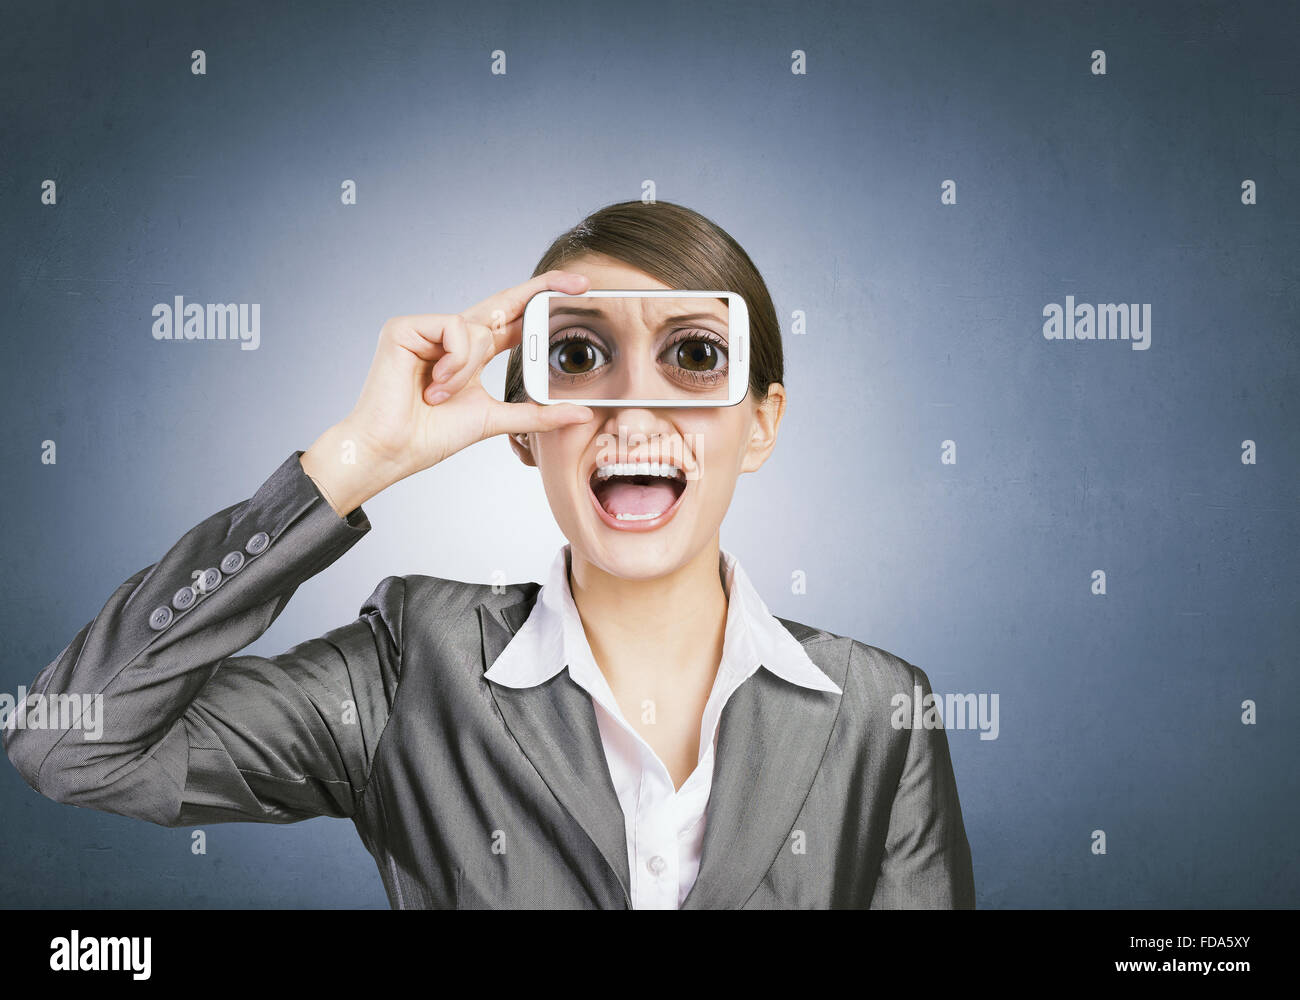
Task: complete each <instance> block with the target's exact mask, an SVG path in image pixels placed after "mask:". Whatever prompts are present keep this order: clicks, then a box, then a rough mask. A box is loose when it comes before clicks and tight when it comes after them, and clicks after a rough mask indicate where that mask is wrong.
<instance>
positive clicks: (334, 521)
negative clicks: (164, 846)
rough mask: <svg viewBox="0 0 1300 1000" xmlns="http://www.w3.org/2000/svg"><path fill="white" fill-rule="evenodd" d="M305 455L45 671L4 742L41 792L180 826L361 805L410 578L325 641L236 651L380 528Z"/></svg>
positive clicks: (147, 576) (195, 535)
mask: <svg viewBox="0 0 1300 1000" xmlns="http://www.w3.org/2000/svg"><path fill="white" fill-rule="evenodd" d="M301 454H302V452H300V451H296V452H294V453H293V454H292V455H291V456H290V457H289V458H288V459H287V460H286V461H285V462H284V463H283V464H282V465H281V466H280V467H279V468H278V469H277V470H276V471H275V472H274V473H273V474H272V475H271V477H270V478H269V479H267V480H266V481H265V482H264V483H263V484H262V485H261V486H260V487H259V488H258V490H257V491H256V493H255V494H254V495H253V497H252V498H251V499H249V500H246V501H244V502H242V503H239V504H236V505H234V506H232V507H228V508H227V509H225V510H223V511H220V512H219V513H217V514H214V515H212V516H211V517H209V518H207V519H206V520H204V521H202V522H201V523H200V524H198V525H196V526H195V527H194V528H192V529H190V530H189V531H188V532H187V533H186V534H185V535H184V536H183V537H182V538H181V539H180V540H179V541H178V542H176V544H175V545H173V546H172V547H171V549H169V550H168V551H167V553H166V554H165V555H164V556H163V557H162V558H161V559H160V560H159V561H158V562H157V563H155V564H154V565H152V566H149V567H148V568H146V569H143V570H141V571H140V572H138V573H136V574H135V575H134V576H132V577H131V578H130V579H129V580H127V581H126V582H124V583H123V584H122V585H121V586H120V587H118V588H117V590H116V591H115V592H114V593H113V595H112V596H111V597H110V598H109V599H108V603H107V604H105V605H104V607H103V609H102V610H101V611H100V612H99V614H98V615H96V616H95V618H94V620H93V621H91V622H90V623H89V624H88V625H86V626H85V627H84V628H82V629H81V631H80V632H79V633H78V634H77V636H76V638H75V639H73V641H72V642H71V644H69V645H68V647H67V648H66V649H64V650H63V652H62V653H60V654H59V655H58V657H57V658H55V660H54V661H53V662H52V663H50V664H49V665H48V666H47V667H46V668H45V669H44V670H42V671H41V672H40V674H39V675H38V676H37V677H36V679H35V680H34V681H33V682H32V684H31V687H30V689H29V691H28V693H27V695H26V697H25V699H24V700H23V701H22V702H20V704H19V705H18V706H16V707H15V709H14V710H13V711H12V712H11V713H10V717H9V719H8V720H7V721H6V724H5V728H4V732H3V740H4V748H5V752H6V754H7V755H8V757H9V759H10V760H11V761H12V762H13V764H14V766H15V767H16V768H17V769H18V772H19V773H20V774H21V775H22V776H23V778H24V780H26V781H27V783H28V784H29V785H31V787H32V788H34V789H35V790H36V791H37V792H39V793H40V794H42V795H44V796H46V797H48V798H51V799H54V800H55V801H58V802H66V803H70V804H72V805H77V806H84V807H89V808H91V809H98V810H103V811H105V812H111V813H117V814H119V815H123V816H131V817H135V818H138V819H142V820H147V821H149V822H151V823H157V824H160V825H162V826H169V827H174V826H191V825H197V824H207V823H223V822H234V821H240V820H243V821H250V820H251V821H258V822H266V823H291V822H296V821H298V820H303V819H307V818H309V817H312V816H321V815H325V816H351V815H352V814H353V812H354V811H355V809H356V807H357V800H358V797H359V795H360V793H361V791H362V790H363V788H364V785H365V781H366V777H367V773H368V771H369V766H370V761H371V760H372V758H373V752H374V747H375V744H376V742H377V741H378V739H379V736H380V733H381V731H382V729H383V727H384V724H385V723H386V722H387V719H388V711H389V706H390V704H391V697H392V693H393V692H394V691H395V689H396V684H397V676H398V671H399V657H398V649H399V640H398V635H397V631H396V629H397V625H398V622H399V620H400V607H401V591H402V581H401V580H400V579H397V578H392V577H390V578H389V579H387V580H385V581H384V582H383V583H381V584H380V586H379V588H378V589H376V591H375V592H374V593H373V594H372V595H371V597H370V599H369V600H368V601H367V602H366V604H365V605H364V606H363V607H362V609H361V614H360V616H359V617H358V618H357V619H356V621H354V622H352V623H351V624H349V625H345V626H343V627H341V628H337V629H334V630H333V631H331V632H328V633H326V634H325V635H323V636H321V637H320V638H316V639H312V640H310V641H307V642H304V643H301V644H299V645H297V646H294V647H293V648H292V649H290V650H288V651H287V652H285V653H283V654H281V655H279V656H272V657H260V656H237V655H234V654H236V653H237V652H238V651H239V650H241V649H243V648H244V647H246V646H247V645H249V644H250V643H251V642H252V641H253V640H255V639H256V638H257V637H258V636H260V635H261V634H262V633H263V632H265V631H266V630H267V629H268V628H269V627H270V625H271V623H272V622H273V621H275V619H276V617H277V616H278V615H279V614H280V612H281V611H282V610H283V609H284V606H285V604H286V603H287V602H288V600H289V598H290V597H291V596H292V595H293V593H294V591H295V590H296V589H297V587H298V586H299V585H300V584H301V583H303V582H304V581H305V580H307V579H308V578H309V577H311V576H313V575H315V574H316V573H319V572H320V571H321V570H323V569H325V568H326V567H327V566H329V565H330V564H331V563H333V562H334V561H335V560H336V559H338V558H339V556H341V555H342V554H343V553H344V552H346V551H347V550H348V549H349V548H351V546H352V545H354V544H355V543H356V542H357V541H358V540H359V539H360V538H361V537H362V536H363V535H364V534H365V533H366V532H368V531H369V530H370V523H369V521H368V520H367V518H366V515H365V513H364V512H363V511H362V510H361V508H359V507H358V508H357V509H356V510H355V511H353V512H352V513H351V514H350V515H349V516H348V517H347V518H341V517H339V516H338V514H336V513H335V512H334V510H333V509H332V508H331V507H330V506H329V504H328V503H327V502H326V501H325V499H324V498H323V497H322V496H321V494H320V492H319V491H318V490H317V488H316V485H315V484H314V483H313V482H312V481H311V479H309V478H308V477H307V475H306V473H305V472H304V471H303V469H302V465H301V463H300V461H299V458H300V456H301ZM96 696H102V698H97V697H96ZM42 713H43V714H44V717H43V718H41V717H40V716H41V715H42ZM96 715H97V716H98V718H97V719H96V718H95V716H96ZM56 722H57V725H55V724H54V723H56ZM60 727H61V728H60Z"/></svg>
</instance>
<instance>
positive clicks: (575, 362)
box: [551, 338, 606, 375]
mask: <svg viewBox="0 0 1300 1000" xmlns="http://www.w3.org/2000/svg"><path fill="white" fill-rule="evenodd" d="M605 360H606V359H605V352H604V351H602V350H601V349H600V348H599V347H597V346H596V345H595V344H593V343H592V342H591V341H589V340H584V339H579V338H570V339H568V340H560V341H557V342H556V343H555V344H553V345H552V346H551V367H552V368H555V369H557V370H558V371H560V372H561V373H562V374H565V375H585V374H587V373H588V372H591V371H594V370H595V369H596V368H599V367H600V366H601V365H602V364H604V362H605Z"/></svg>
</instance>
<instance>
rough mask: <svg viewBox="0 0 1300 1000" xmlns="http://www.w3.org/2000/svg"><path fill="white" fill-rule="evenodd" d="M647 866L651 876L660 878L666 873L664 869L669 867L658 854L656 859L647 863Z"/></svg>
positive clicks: (653, 858) (651, 859)
mask: <svg viewBox="0 0 1300 1000" xmlns="http://www.w3.org/2000/svg"><path fill="white" fill-rule="evenodd" d="M645 866H646V868H647V869H648V870H649V872H650V874H651V875H653V876H654V877H655V878H658V877H659V876H660V875H662V874H663V873H664V869H665V868H667V867H668V862H667V861H665V860H664V859H663V857H662V856H660V855H658V854H656V855H655V856H654V857H652V858H650V859H649V860H647V861H646V863H645Z"/></svg>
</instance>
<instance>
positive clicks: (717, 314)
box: [550, 295, 727, 326]
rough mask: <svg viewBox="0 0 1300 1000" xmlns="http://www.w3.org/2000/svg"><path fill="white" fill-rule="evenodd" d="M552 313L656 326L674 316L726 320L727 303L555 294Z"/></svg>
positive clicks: (700, 299)
mask: <svg viewBox="0 0 1300 1000" xmlns="http://www.w3.org/2000/svg"><path fill="white" fill-rule="evenodd" d="M550 312H551V315H552V316H560V315H564V316H585V317H591V318H595V319H601V318H604V319H608V320H611V321H614V322H619V323H635V322H638V321H639V322H641V323H644V324H645V325H646V326H654V325H655V324H656V323H659V322H662V321H664V320H665V319H667V318H669V317H672V316H685V315H701V314H702V315H704V316H712V317H714V318H715V319H719V320H722V321H723V322H726V320H727V303H726V302H724V301H723V300H722V299H718V298H713V297H710V296H698V295H693V296H682V297H679V296H675V295H664V296H658V295H653V296H635V295H634V296H629V297H627V298H603V297H601V298H594V299H593V298H582V297H579V296H560V295H557V296H553V297H552V298H551V309H550Z"/></svg>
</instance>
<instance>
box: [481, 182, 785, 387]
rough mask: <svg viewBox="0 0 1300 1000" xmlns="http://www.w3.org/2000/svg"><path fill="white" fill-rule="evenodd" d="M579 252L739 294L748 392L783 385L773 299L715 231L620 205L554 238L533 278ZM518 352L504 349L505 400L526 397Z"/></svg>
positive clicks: (690, 217) (632, 204) (663, 205)
mask: <svg viewBox="0 0 1300 1000" xmlns="http://www.w3.org/2000/svg"><path fill="white" fill-rule="evenodd" d="M584 254H603V255H604V256H606V257H611V258H613V259H615V260H619V261H622V262H623V263H624V264H628V265H630V266H631V267H635V268H636V269H637V270H639V271H644V272H645V273H646V274H648V275H650V276H651V277H653V278H656V279H658V280H659V281H662V282H663V283H664V284H665V285H667V286H669V287H670V288H686V289H689V288H699V289H704V288H716V289H719V290H720V291H726V292H739V293H740V295H741V296H742V297H743V298H744V300H745V304H746V305H748V306H749V392H750V395H752V396H753V398H754V401H755V402H759V403H761V402H762V401H763V400H764V399H766V398H767V387H768V385H769V384H770V383H772V382H780V383H782V384H784V383H785V360H784V357H783V355H782V351H781V326H780V324H779V323H778V322H777V319H776V309H775V308H774V307H773V306H772V296H771V295H770V294H768V291H767V285H766V284H765V283H764V281H763V277H762V275H760V274H759V273H758V268H756V267H755V266H754V262H753V261H752V260H750V259H749V255H748V254H747V253H745V251H744V250H743V249H742V248H741V246H740V244H739V243H737V242H736V241H735V240H734V239H732V238H731V236H730V235H729V234H728V233H727V232H726V231H725V230H723V229H722V228H721V227H720V226H718V225H716V224H715V223H713V222H711V221H709V220H708V219H706V218H705V217H704V216H702V215H700V214H699V213H698V212H694V211H692V210H691V209H689V208H685V207H684V206H682V205H675V204H673V203H672V202H670V201H657V202H653V203H651V204H646V203H645V202H642V201H621V202H617V203H616V204H613V205H606V206H605V207H604V208H602V209H600V210H598V211H596V212H593V213H592V214H591V215H589V216H587V217H586V218H585V219H583V220H582V221H581V222H579V223H578V224H577V225H576V226H574V227H573V228H572V229H570V230H569V231H568V232H566V233H564V234H563V235H561V236H559V237H558V238H557V239H556V240H555V242H554V243H552V244H551V246H550V248H549V249H548V250H547V251H546V253H544V254H543V255H542V259H541V260H540V261H538V262H537V268H536V270H534V271H533V276H534V277H536V276H537V275H539V274H544V273H545V272H547V271H550V270H553V269H555V268H561V269H563V267H564V265H565V264H566V263H567V262H568V261H571V260H573V259H575V258H577V257H581V256H583V255H584ZM519 352H520V348H519V347H518V346H516V347H514V348H512V349H511V351H510V360H509V361H508V362H507V365H506V388H505V400H506V402H508V403H519V402H523V401H526V400H527V399H528V394H527V393H526V392H525V391H524V374H523V365H522V364H521V363H520V360H519V358H520V355H519Z"/></svg>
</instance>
